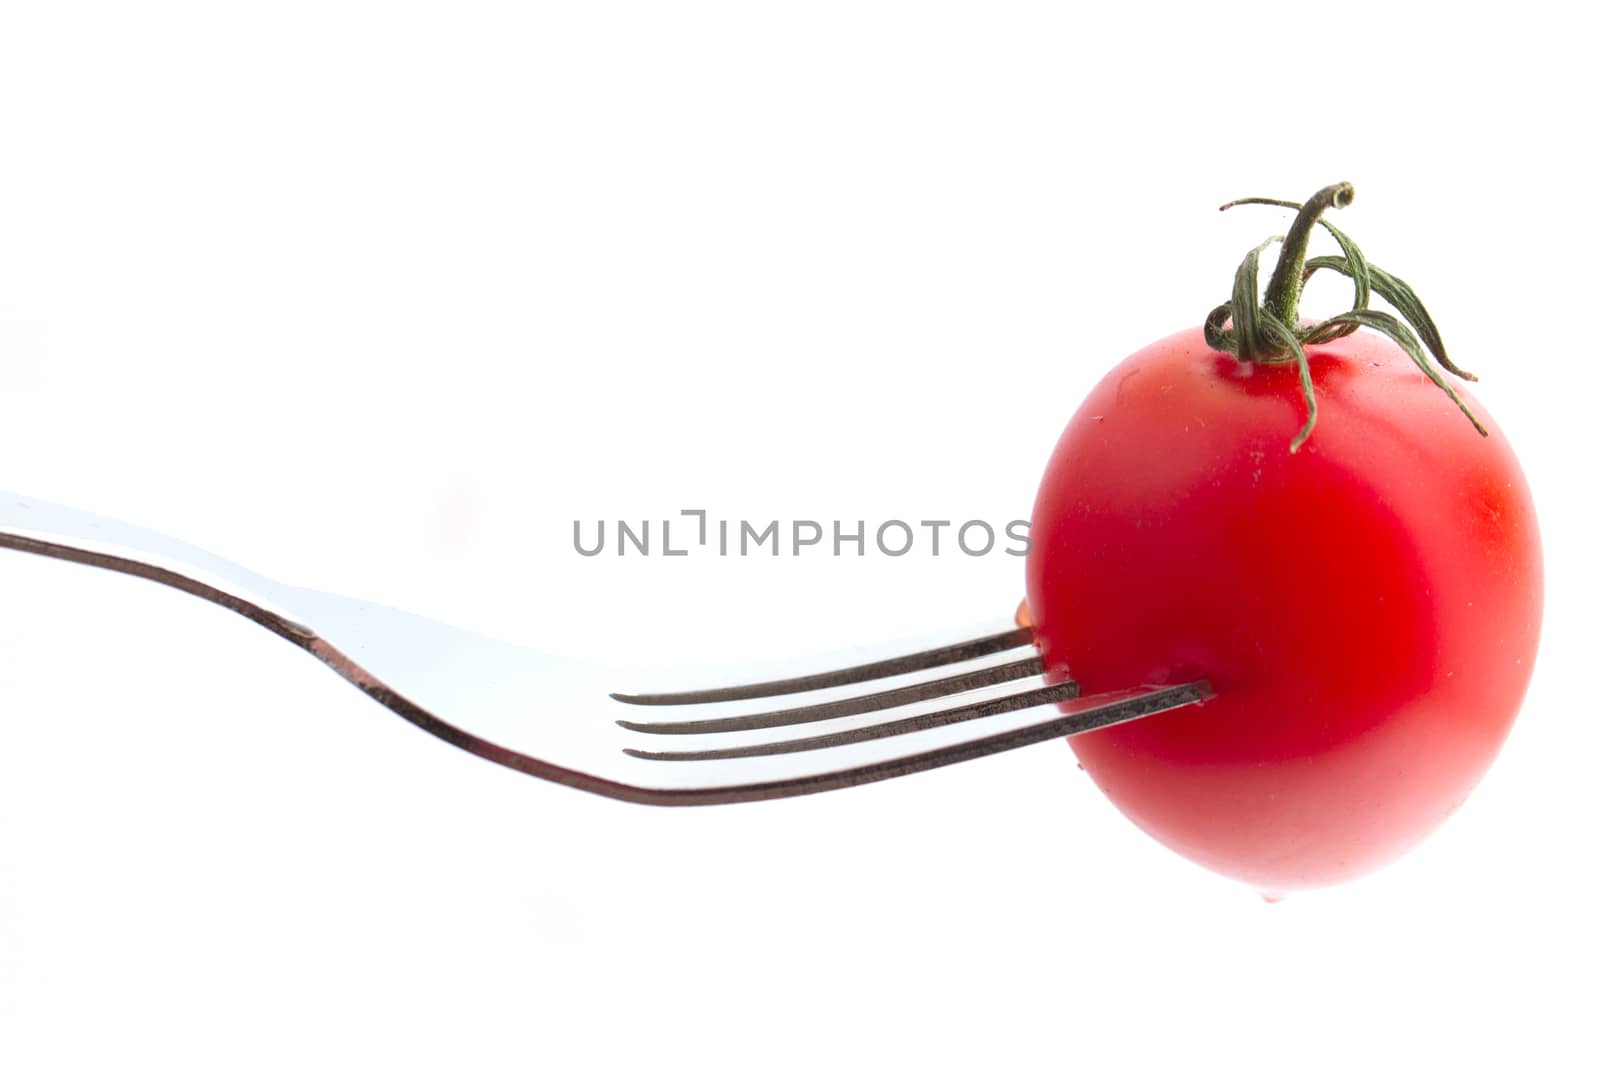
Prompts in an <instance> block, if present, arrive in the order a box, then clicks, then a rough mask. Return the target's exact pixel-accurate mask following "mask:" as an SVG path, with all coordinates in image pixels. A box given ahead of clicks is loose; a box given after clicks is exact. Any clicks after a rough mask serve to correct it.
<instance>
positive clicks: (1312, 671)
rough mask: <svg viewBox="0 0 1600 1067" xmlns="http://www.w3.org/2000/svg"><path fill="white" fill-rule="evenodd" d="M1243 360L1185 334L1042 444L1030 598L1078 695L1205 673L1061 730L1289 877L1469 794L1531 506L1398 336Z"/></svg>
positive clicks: (1526, 655) (1133, 785)
mask: <svg viewBox="0 0 1600 1067" xmlns="http://www.w3.org/2000/svg"><path fill="white" fill-rule="evenodd" d="M1305 351H1306V356H1307V360H1306V362H1307V366H1308V368H1309V371H1310V382H1311V385H1312V387H1313V388H1314V392H1315V397H1316V400H1317V402H1318V406H1319V417H1318V420H1317V422H1316V427H1315V432H1314V433H1311V434H1310V435H1309V436H1308V437H1306V438H1305V441H1304V444H1303V445H1302V446H1300V447H1299V448H1298V450H1297V451H1291V450H1290V448H1289V447H1288V444H1289V442H1290V441H1291V439H1292V438H1294V437H1295V436H1296V433H1297V431H1299V430H1300V429H1301V427H1302V424H1303V423H1304V422H1305V419H1306V401H1305V397H1304V394H1303V387H1302V383H1301V382H1300V379H1299V377H1298V374H1297V369H1296V367H1295V366H1294V365H1293V364H1292V363H1287V362H1285V363H1249V362H1241V361H1240V360H1239V359H1237V358H1235V357H1234V356H1233V355H1230V354H1228V353H1226V352H1219V351H1215V350H1213V349H1212V348H1211V347H1209V346H1208V344H1207V341H1206V339H1205V338H1204V337H1203V336H1202V332H1201V331H1200V330H1198V329H1196V330H1190V331H1187V332H1183V333H1179V334H1176V335H1174V336H1172V337H1169V338H1167V339H1165V340H1163V341H1159V342H1157V343H1156V344H1153V345H1151V346H1150V347H1149V348H1146V349H1144V350H1143V351H1141V352H1138V353H1136V354H1135V355H1133V356H1131V357H1129V358H1128V359H1127V360H1125V361H1124V362H1123V363H1122V364H1121V365H1119V366H1118V367H1116V368H1115V369H1114V370H1113V371H1112V372H1111V373H1110V374H1108V375H1107V376H1106V377H1105V378H1104V380H1102V381H1101V382H1100V383H1099V385H1098V386H1097V387H1096V388H1095V389H1094V391H1093V392H1092V393H1091V394H1090V395H1089V397H1088V398H1087V400H1085V402H1084V403H1083V405H1082V407H1081V408H1080V409H1079V411H1078V412H1077V414H1076V415H1075V416H1074V417H1073V419H1072V421H1071V422H1070V424H1069V425H1068V426H1067V428H1066V431H1065V432H1064V433H1063V434H1062V436H1061V439H1060V442H1059V443H1058V444H1057V446H1056V449H1055V452H1054V454H1053V455H1052V456H1051V459H1050V462H1049V466H1048V469H1047V471H1046V473H1045V476H1044V480H1043V484H1042V486H1041V488H1040V491H1039V496H1038V501H1037V503H1036V505H1035V508H1034V512H1033V528H1032V534H1033V537H1034V540H1035V548H1034V551H1033V553H1032V554H1031V555H1030V557H1029V559H1028V566H1027V582H1028V586H1027V591H1028V599H1027V604H1028V608H1029V610H1030V612H1031V615H1032V618H1033V622H1034V625H1035V635H1036V639H1037V641H1038V644H1039V647H1040V649H1041V653H1042V655H1043V657H1044V659H1045V662H1046V664H1047V666H1048V667H1049V668H1050V669H1051V670H1052V671H1055V672H1064V673H1069V674H1070V675H1071V676H1072V677H1073V678H1075V679H1077V680H1078V681H1079V682H1080V683H1081V684H1082V687H1083V691H1084V692H1085V693H1094V692H1099V691H1105V690H1113V689H1121V688H1124V687H1127V686H1135V685H1140V684H1144V683H1158V684H1159V683H1172V682H1179V681H1184V680H1188V679H1195V678H1205V679H1209V680H1210V682H1211V683H1212V685H1213V687H1214V689H1215V694H1216V695H1215V697H1214V698H1213V699H1211V700H1209V701H1208V702H1206V703H1204V704H1201V705H1196V706H1193V707H1189V708H1184V709H1180V710H1177V711H1171V712H1167V713H1165V714H1161V715H1156V716H1153V717H1150V718H1147V719H1143V720H1139V721H1136V722H1131V723H1127V724H1124V725H1121V726H1117V727H1113V728H1111V729H1107V730H1103V731H1100V732H1096V733H1090V734H1084V735H1080V736H1078V737H1075V738H1073V739H1072V745H1073V748H1074V749H1075V751H1076V754H1077V757H1078V760H1079V762H1080V763H1081V764H1082V765H1083V767H1084V768H1085V769H1087V770H1088V772H1089V773H1090V775H1091V776H1092V777H1093V779H1094V781H1095V783H1096V784H1097V785H1098V786H1099V787H1100V789H1101V790H1103V791H1104V792H1105V794H1106V795H1107V796H1108V797H1109V798H1110V799H1111V800H1112V802H1113V803H1115V804H1116V805H1117V806H1118V807H1119V808H1120V809H1121V810H1122V811H1123V812H1124V813H1126V814H1127V815H1128V817H1129V818H1131V819H1132V820H1133V821H1134V822H1135V823H1136V824H1138V825H1139V826H1140V827H1142V828H1143V829H1144V830H1146V831H1147V832H1148V833H1149V834H1151V835H1152V836H1153V837H1155V838H1156V839H1157V840H1159V841H1161V842H1163V843H1164V844H1166V845H1168V846H1169V847H1171V848H1173V849H1175V850H1176V851H1178V852H1180V853H1182V854H1183V855H1185V856H1187V857H1189V858H1190V859H1192V860H1195V861H1196V862H1199V863H1201V864H1204V865H1205V866H1207V867H1210V868H1212V869H1214V870H1217V871H1219V872H1221V873H1224V874H1226V875H1229V876H1231V877H1233V878H1237V879H1240V880H1242V881H1244V882H1247V883H1249V884H1251V885H1254V886H1257V887H1259V888H1261V889H1262V890H1264V891H1268V892H1271V893H1274V894H1277V893H1282V892H1284V891H1288V890H1294V889H1300V888H1307V887H1313V886H1321V885H1327V884H1330V883H1335V882H1339V881H1342V880H1345V879H1349V878H1353V877H1355V876H1357V875H1360V874H1363V873H1364V872H1367V871H1370V870H1372V869H1374V868H1376V867H1378V866H1380V865H1382V864H1384V863H1386V862H1388V861H1390V860H1392V859H1394V858H1395V857H1396V856H1398V855H1399V854H1401V853H1402V852H1404V851H1405V850H1406V849H1407V848H1409V847H1410V846H1412V845H1413V844H1415V843H1416V842H1417V841H1418V840H1419V839H1421V838H1422V837H1423V836H1424V835H1426V834H1427V833H1428V832H1429V831H1430V830H1432V829H1433V828H1434V827H1435V826H1437V825H1438V824H1439V822H1440V821H1441V820H1443V819H1444V818H1445V817H1446V816H1447V815H1449V814H1450V812H1451V811H1453V810H1454V809H1455V808H1456V807H1457V806H1458V805H1459V804H1461V802H1462V801H1463V800H1464V799H1465V798H1466V796H1467V793H1468V791H1469V790H1471V788H1472V787H1473V785H1474V784H1475V783H1476V782H1477V781H1478V779H1479V777H1480V776H1481V775H1482V774H1483V773H1484V770H1485V769H1486V768H1487V767H1488V766H1489V763H1490V761H1491V760H1492V759H1493V758H1494V756H1495V753H1496V751H1497V750H1498V749H1499V748H1500V745H1501V743H1502V741H1503V740H1504V739H1505V737H1506V733H1507V731H1508V730H1509V728H1510V726H1511V724H1512V720H1513V718H1514V717H1515V715H1516V713H1517V709H1518V706H1519V705H1520V703H1521V700H1522V696H1523V692H1524V690H1525V689H1526V687H1527V684H1528V678H1529V673H1530V672H1531V671H1532V669H1533V663H1534V654H1535V650H1536V647H1537V644H1538V637H1539V623H1540V616H1541V612H1542V604H1543V591H1542V590H1543V585H1542V582H1543V579H1542V570H1541V559H1540V550H1539V536H1538V530H1537V526H1536V523H1535V518H1534V510H1533V503H1532V500H1531V498H1530V496H1529V492H1528V487H1527V484H1526V482H1525V481H1524V479H1523V475H1522V472H1521V470H1520V468H1519V467H1518V465H1517V461H1516V458H1515V457H1514V456H1513V455H1512V452H1511V449H1510V448H1509V446H1508V445H1507V443H1506V439H1505V437H1504V435H1503V434H1502V433H1501V432H1500V431H1499V430H1498V428H1497V427H1496V426H1495V425H1494V424H1493V422H1492V421H1491V420H1489V419H1488V417H1487V415H1486V414H1485V413H1484V411H1483V408H1482V406H1481V405H1479V404H1478V403H1477V401H1476V400H1474V399H1472V398H1470V397H1465V396H1464V398H1463V399H1464V401H1465V402H1466V403H1470V404H1471V405H1472V408H1473V410H1474V411H1475V412H1477V414H1478V417H1479V419H1480V420H1481V421H1482V422H1483V424H1484V428H1485V430H1486V431H1487V436H1480V435H1479V433H1478V432H1477V430H1475V429H1474V427H1473V425H1472V424H1471V423H1469V422H1468V421H1467V420H1466V419H1464V418H1462V416H1461V412H1460V411H1458V410H1457V408H1456V406H1455V405H1453V404H1452V403H1451V402H1450V400H1449V399H1448V398H1446V396H1445V395H1444V394H1442V393H1441V392H1440V391H1439V389H1438V388H1437V387H1436V386H1435V385H1434V384H1433V383H1432V382H1430V381H1429V380H1428V379H1427V378H1426V377H1424V376H1423V375H1422V374H1419V373H1418V372H1417V367H1416V365H1415V364H1414V363H1413V362H1412V360H1411V358H1409V357H1408V356H1407V354H1406V353H1405V352H1403V351H1402V350H1401V349H1399V348H1398V347H1396V346H1395V345H1394V344H1392V343H1391V342H1390V341H1389V340H1388V339H1387V338H1385V337H1381V336H1378V335H1375V334H1369V333H1355V334H1351V335H1349V336H1346V337H1343V338H1340V339H1337V340H1334V341H1332V342H1330V343H1328V344H1324V345H1310V346H1307V347H1306V349H1305Z"/></svg>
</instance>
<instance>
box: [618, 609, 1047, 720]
mask: <svg viewBox="0 0 1600 1067" xmlns="http://www.w3.org/2000/svg"><path fill="white" fill-rule="evenodd" d="M1032 643H1033V628H1032V627H1031V626H1021V627H1018V628H1017V629H1015V630H1006V631H1005V632H1003V633H997V634H990V635H988V636H987V637H980V638H977V639H975V640H971V641H961V642H958V643H957V644H953V645H941V646H940V647H938V648H930V649H926V650H924V651H922V652H914V653H912V654H911V655H908V656H895V657H892V658H890V659H881V660H876V661H874V662H872V663H862V664H858V665H857V666H854V667H845V668H843V669H841V670H836V671H823V672H821V673H820V674H805V675H801V676H799V677H796V678H780V679H777V680H776V681H768V682H754V683H751V684H749V685H730V686H724V687H722V688H719V689H697V690H692V691H685V692H680V693H612V694H611V698H612V699H613V700H620V701H621V702H622V703H624V704H647V705H652V706H663V705H670V704H718V703H722V702H724V701H729V700H750V699H754V698H756V697H769V696H782V695H785V694H789V693H809V692H813V691H815V690H818V689H832V688H833V687H835V686H840V685H851V684H853V683H855V682H871V681H876V680H877V679H879V678H892V677H893V676H895V675H897V674H910V673H912V672H913V671H923V670H928V669H929V668H932V667H943V666H946V665H948V664H951V663H962V662H965V661H966V660H969V659H979V658H981V657H983V656H990V655H993V654H994V653H996V652H1004V651H1006V650H1007V649H1012V648H1021V647H1023V646H1024V645H1029V644H1032Z"/></svg>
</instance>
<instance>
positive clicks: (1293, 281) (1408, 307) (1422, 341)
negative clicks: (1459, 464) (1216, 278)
mask: <svg viewBox="0 0 1600 1067" xmlns="http://www.w3.org/2000/svg"><path fill="white" fill-rule="evenodd" d="M1355 195H1356V191H1355V187H1354V186H1352V185H1351V184H1350V183H1349V182H1339V183H1338V184H1336V185H1329V186H1326V187H1325V188H1322V189H1319V190H1317V192H1316V193H1315V195H1313V196H1312V197H1311V199H1309V200H1307V201H1306V202H1305V203H1304V204H1303V205H1302V204H1297V203H1295V202H1293V201H1292V200H1270V199H1267V198H1266V197H1246V198H1245V199H1242V200H1232V201H1229V202H1228V203H1226V204H1223V205H1222V210H1224V211H1226V210H1227V209H1228V208H1230V207H1236V206H1238V205H1240V204H1271V205H1275V206H1277V207H1287V208H1293V209H1294V210H1295V211H1296V215H1295V218H1294V222H1293V223H1292V224H1290V226H1289V232H1288V233H1287V234H1286V235H1285V236H1283V237H1282V238H1272V239H1271V240H1269V241H1266V242H1263V243H1262V244H1260V245H1258V246H1256V247H1255V248H1254V249H1252V250H1251V251H1250V254H1249V255H1247V256H1245V258H1244V262H1243V263H1241V264H1240V265H1239V269H1238V271H1237V272H1236V273H1235V275H1234V283H1233V296H1232V298H1231V299H1230V300H1229V301H1228V303H1226V304H1220V305H1218V306H1217V307H1215V308H1213V309H1212V310H1211V313H1210V314H1209V315H1207V316H1206V320H1205V330H1204V333H1205V340H1206V344H1208V345H1210V346H1211V347H1212V348H1214V349H1216V350H1218V351H1220V352H1228V353H1230V354H1232V355H1233V356H1234V357H1236V358H1237V359H1239V360H1241V361H1243V362H1246V363H1286V362H1290V361H1293V362H1295V363H1297V364H1299V370H1300V383H1301V391H1302V392H1303V393H1304V394H1305V398H1306V421H1305V424H1304V425H1303V426H1302V427H1301V429H1300V433H1299V434H1298V435H1296V437H1295V439H1294V441H1293V442H1292V443H1291V444H1290V446H1289V450H1290V451H1291V452H1292V451H1296V450H1298V449H1299V447H1300V446H1301V445H1302V444H1303V443H1304V442H1305V440H1306V438H1307V437H1308V436H1309V435H1310V433H1311V430H1312V429H1313V428H1314V427H1315V426H1316V421H1317V401H1316V396H1315V395H1314V394H1313V393H1312V391H1311V375H1310V372H1309V366H1308V362H1307V356H1306V352H1305V346H1306V345H1308V344H1326V343H1327V342H1329V341H1332V340H1336V339H1337V338H1339V337H1343V336H1345V335H1346V334H1348V333H1350V332H1351V331H1353V330H1356V329H1359V328H1361V327H1362V326H1366V327H1369V328H1372V329H1377V330H1379V332H1381V333H1384V334H1387V335H1388V336H1389V337H1390V338H1391V339H1392V340H1394V341H1395V342H1396V343H1397V344H1399V345H1400V346H1401V347H1403V348H1404V349H1405V350H1406V351H1407V352H1408V353H1409V354H1410V355H1411V357H1412V359H1413V360H1415V361H1416V363H1417V366H1418V367H1419V368H1421V370H1422V371H1423V373H1425V374H1426V375H1427V376H1428V377H1429V378H1430V379H1431V380H1432V381H1433V382H1434V384H1436V385H1438V386H1439V388H1440V389H1441V390H1443V392H1444V393H1445V395H1446V396H1448V397H1449V398H1450V399H1451V400H1454V401H1455V403H1456V406H1457V407H1459V408H1460V409H1461V411H1462V413H1463V414H1464V415H1466V417H1467V418H1468V419H1469V420H1470V421H1471V422H1472V425H1473V427H1474V428H1476V429H1477V431H1478V433H1480V434H1482V435H1484V436H1488V431H1487V430H1485V429H1484V426H1483V424H1482V423H1481V422H1479V421H1478V419H1477V417H1476V416H1474V415H1473V414H1472V411H1471V409H1469V408H1468V407H1467V405H1466V404H1465V403H1464V402H1463V401H1462V399H1461V397H1460V396H1459V395H1458V394H1457V393H1456V391H1455V390H1454V389H1452V388H1451V387H1450V385H1449V383H1447V382H1446V381H1445V379H1444V378H1443V376H1442V375H1440V373H1439V371H1438V370H1437V369H1436V368H1434V366H1433V365H1432V364H1430V363H1428V362H1427V360H1426V359H1425V358H1424V357H1423V356H1422V349H1423V348H1426V349H1427V350H1428V352H1429V354H1431V355H1432V356H1433V359H1434V361H1435V362H1436V363H1438V364H1439V366H1440V367H1443V368H1444V369H1445V370H1446V371H1448V372H1450V373H1451V374H1454V375H1456V376H1457V377H1460V378H1465V379H1467V380H1468V381H1476V380H1477V379H1476V378H1475V377H1473V376H1472V375H1471V374H1468V373H1466V372H1465V371H1463V370H1460V369H1459V368H1458V367H1456V365H1455V364H1454V363H1452V362H1451V361H1450V358H1449V357H1448V356H1446V355H1445V352H1444V342H1443V341H1442V340H1440V338H1439V332H1438V330H1437V329H1436V328H1435V327H1434V324H1433V319H1432V318H1431V317H1429V315H1428V310H1427V308H1425V307H1423V306H1422V301H1421V300H1419V299H1417V295H1416V294H1415V293H1414V292H1412V291H1411V288H1410V286H1407V285H1406V284H1405V283H1404V282H1401V281H1400V280H1399V279H1398V278H1396V277H1394V276H1393V275H1391V274H1388V273H1386V272H1384V271H1381V270H1379V269H1378V268H1377V267H1375V266H1372V265H1371V264H1369V263H1368V262H1367V259H1366V256H1364V255H1363V254H1362V252H1361V250H1360V249H1359V248H1357V247H1356V244H1355V242H1354V241H1352V240H1350V238H1349V237H1348V236H1346V235H1345V234H1344V233H1342V232H1341V231H1339V230H1338V229H1336V228H1334V227H1333V226H1332V225H1331V224H1330V223H1329V222H1328V221H1327V220H1326V219H1324V218H1323V217H1322V215H1323V213H1324V212H1326V211H1327V210H1328V209H1329V208H1330V207H1337V208H1342V207H1345V206H1346V205H1348V204H1349V203H1350V202H1351V201H1352V200H1354V199H1355ZM1319 224H1320V225H1321V226H1322V227H1323V229H1325V230H1327V231H1328V232H1329V233H1331V234H1332V235H1333V237H1334V239H1335V240H1336V241H1338V243H1339V248H1340V250H1341V251H1342V252H1343V253H1344V255H1343V256H1319V257H1318V258H1317V259H1315V260H1312V261H1311V263H1309V264H1308V263H1307V262H1306V248H1307V245H1308V244H1309V243H1310V240H1311V231H1312V229H1313V228H1314V227H1316V226H1317V225H1319ZM1278 240H1281V241H1282V242H1283V250H1282V251H1281V252H1280V253H1279V255H1278V265H1277V267H1276V268H1274V270H1273V272H1272V278H1271V279H1270V280H1269V281H1268V282H1267V292H1266V296H1265V297H1264V298H1263V299H1262V302H1261V304H1260V306H1257V304H1256V299H1257V296H1256V293H1257V273H1258V271H1257V264H1258V261H1259V259H1260V257H1261V253H1262V251H1264V250H1265V249H1266V248H1267V247H1269V246H1270V245H1271V244H1272V243H1273V242H1274V241H1278ZM1324 267H1326V268H1330V269H1333V270H1337V271H1338V272H1339V273H1341V274H1344V275H1346V276H1348V277H1349V278H1350V279H1351V280H1352V281H1354V282H1355V287H1356V295H1355V301H1354V303H1353V304H1352V306H1351V309H1350V311H1349V312H1346V313H1345V314H1343V315H1335V316H1334V317H1333V318H1331V319H1328V320H1327V321H1325V322H1322V323H1307V324H1304V325H1302V324H1301V322H1300V294H1301V291H1302V290H1303V289H1304V287H1305V283H1306V280H1307V279H1308V278H1310V277H1311V275H1313V274H1315V273H1316V272H1317V271H1318V270H1320V269H1322V268H1324ZM1374 291H1376V292H1377V293H1378V295H1380V296H1382V297H1383V298H1384V299H1386V300H1388V301H1389V303H1390V304H1392V305H1394V307H1395V310H1397V311H1399V312H1400V315H1401V317H1402V318H1403V319H1405V322H1406V324H1407V325H1402V324H1401V323H1400V322H1399V320H1397V319H1395V318H1394V317H1393V316H1391V315H1386V314H1382V313H1379V312H1369V311H1368V310H1367V299H1368V297H1369V296H1370V295H1371V294H1372V293H1373V292H1374ZM1413 331H1415V332H1413ZM1418 335H1420V336H1418Z"/></svg>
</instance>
